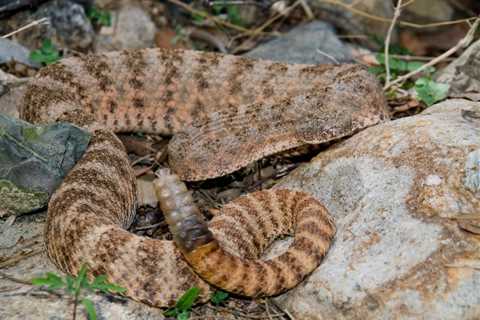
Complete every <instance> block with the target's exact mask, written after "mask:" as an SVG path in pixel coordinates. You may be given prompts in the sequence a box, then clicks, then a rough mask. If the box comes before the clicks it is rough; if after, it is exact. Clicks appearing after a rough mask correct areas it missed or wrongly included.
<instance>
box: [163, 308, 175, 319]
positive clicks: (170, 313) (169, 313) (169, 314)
mask: <svg viewBox="0 0 480 320" xmlns="http://www.w3.org/2000/svg"><path fill="white" fill-rule="evenodd" d="M163 315H164V316H166V317H176V316H177V315H178V309H177V308H170V309H168V310H167V311H165V312H164V313H163Z"/></svg>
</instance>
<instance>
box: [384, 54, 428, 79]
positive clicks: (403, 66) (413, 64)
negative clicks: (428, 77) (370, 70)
mask: <svg viewBox="0 0 480 320" xmlns="http://www.w3.org/2000/svg"><path fill="white" fill-rule="evenodd" d="M376 58H377V61H378V63H380V64H381V66H383V68H385V66H386V64H385V55H384V54H383V53H378V54H377V56H376ZM388 63H389V65H390V71H391V72H393V71H396V72H398V73H400V74H403V73H407V72H411V71H415V70H418V69H419V68H420V67H421V66H423V63H422V62H419V61H404V60H400V59H396V58H392V57H389V59H388ZM423 72H426V73H433V72H435V68H434V67H428V68H427V69H425V70H424V71H423Z"/></svg>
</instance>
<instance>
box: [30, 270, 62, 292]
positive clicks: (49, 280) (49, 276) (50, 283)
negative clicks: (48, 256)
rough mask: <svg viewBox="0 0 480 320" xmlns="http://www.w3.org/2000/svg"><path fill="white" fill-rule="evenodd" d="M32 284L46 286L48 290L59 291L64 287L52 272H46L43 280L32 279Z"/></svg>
mask: <svg viewBox="0 0 480 320" xmlns="http://www.w3.org/2000/svg"><path fill="white" fill-rule="evenodd" d="M32 284H33V285H36V286H47V287H48V289H50V290H55V289H59V288H62V287H64V286H65V282H63V279H62V278H61V277H59V276H58V275H56V274H55V273H52V272H47V273H46V276H45V277H44V278H34V279H32Z"/></svg>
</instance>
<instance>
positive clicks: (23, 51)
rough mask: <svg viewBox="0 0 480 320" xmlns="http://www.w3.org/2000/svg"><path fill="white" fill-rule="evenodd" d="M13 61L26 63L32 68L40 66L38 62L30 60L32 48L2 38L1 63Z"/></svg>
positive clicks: (0, 43)
mask: <svg viewBox="0 0 480 320" xmlns="http://www.w3.org/2000/svg"><path fill="white" fill-rule="evenodd" d="M12 61H15V62H19V63H22V64H25V65H27V66H30V67H32V68H39V67H40V65H39V64H38V63H36V62H33V61H31V60H30V50H28V49H27V48H25V47H24V46H22V45H20V44H18V43H16V42H14V41H10V40H8V39H2V38H0V64H4V63H9V62H12Z"/></svg>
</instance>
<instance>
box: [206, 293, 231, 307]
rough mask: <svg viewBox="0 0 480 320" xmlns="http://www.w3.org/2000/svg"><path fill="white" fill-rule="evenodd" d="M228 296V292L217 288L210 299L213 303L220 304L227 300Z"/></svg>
mask: <svg viewBox="0 0 480 320" xmlns="http://www.w3.org/2000/svg"><path fill="white" fill-rule="evenodd" d="M228 296H229V294H228V292H225V291H222V290H217V291H215V292H214V293H213V294H212V297H211V298H210V300H211V301H212V303H213V304H215V305H218V304H220V303H222V302H224V301H225V300H227V299H228Z"/></svg>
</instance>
